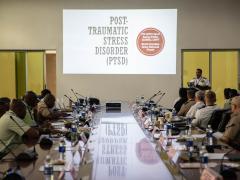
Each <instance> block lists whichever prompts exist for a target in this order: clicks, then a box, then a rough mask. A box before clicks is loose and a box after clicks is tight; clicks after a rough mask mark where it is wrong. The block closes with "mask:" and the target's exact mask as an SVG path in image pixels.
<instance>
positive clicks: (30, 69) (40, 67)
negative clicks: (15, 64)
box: [27, 52, 44, 94]
mask: <svg viewBox="0 0 240 180" xmlns="http://www.w3.org/2000/svg"><path fill="white" fill-rule="evenodd" d="M43 87H44V53H43V52H28V53H27V90H28V91H29V90H31V91H34V92H35V93H37V94H40V92H41V90H42V89H43Z"/></svg>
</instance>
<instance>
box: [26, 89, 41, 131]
mask: <svg viewBox="0 0 240 180" xmlns="http://www.w3.org/2000/svg"><path fill="white" fill-rule="evenodd" d="M23 100H24V104H25V105H26V110H27V113H26V116H25V118H24V120H23V121H24V122H25V123H26V124H28V125H29V126H36V125H37V124H36V121H35V119H36V117H37V115H36V114H37V108H36V106H37V103H38V99H37V95H36V93H34V92H33V91H27V92H26V94H25V96H24V98H23Z"/></svg>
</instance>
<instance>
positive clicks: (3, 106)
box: [0, 97, 10, 118]
mask: <svg viewBox="0 0 240 180" xmlns="http://www.w3.org/2000/svg"><path fill="white" fill-rule="evenodd" d="M9 106H10V99H9V98H7V97H2V98H0V118H1V117H2V116H3V115H4V114H5V112H7V111H8V110H9Z"/></svg>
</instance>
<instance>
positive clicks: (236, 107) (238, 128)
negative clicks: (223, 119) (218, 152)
mask: <svg viewBox="0 0 240 180" xmlns="http://www.w3.org/2000/svg"><path fill="white" fill-rule="evenodd" d="M231 109H232V115H231V119H230V121H229V122H228V124H227V125H226V128H225V132H224V134H223V136H222V137H221V138H220V140H222V141H224V142H226V143H230V144H231V143H236V144H239V143H240V96H236V97H234V98H233V99H232V103H231Z"/></svg>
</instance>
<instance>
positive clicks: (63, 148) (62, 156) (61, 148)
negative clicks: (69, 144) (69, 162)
mask: <svg viewBox="0 0 240 180" xmlns="http://www.w3.org/2000/svg"><path fill="white" fill-rule="evenodd" d="M58 152H59V159H60V160H64V159H65V152H66V144H65V141H64V139H63V138H62V139H61V140H60V143H59V146H58Z"/></svg>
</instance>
